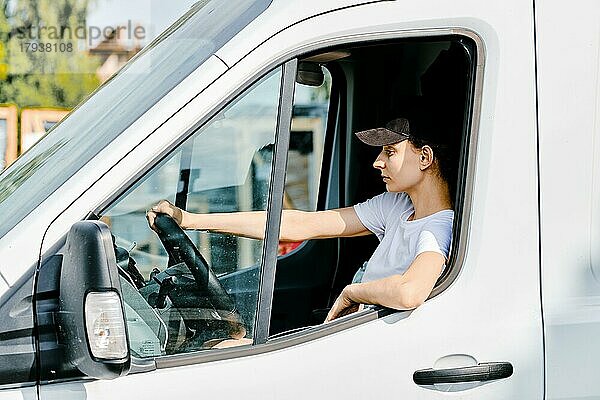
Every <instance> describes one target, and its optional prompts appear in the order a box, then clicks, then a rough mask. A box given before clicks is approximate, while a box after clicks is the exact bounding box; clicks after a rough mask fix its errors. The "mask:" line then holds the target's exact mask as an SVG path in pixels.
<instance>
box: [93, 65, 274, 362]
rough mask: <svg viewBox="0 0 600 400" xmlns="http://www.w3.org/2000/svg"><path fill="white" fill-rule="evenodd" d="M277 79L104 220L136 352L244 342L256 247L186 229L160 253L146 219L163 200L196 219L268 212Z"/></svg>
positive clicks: (242, 100)
mask: <svg viewBox="0 0 600 400" xmlns="http://www.w3.org/2000/svg"><path fill="white" fill-rule="evenodd" d="M280 81H281V69H277V70H276V71H274V72H272V73H271V74H269V75H268V76H266V77H265V78H263V79H262V80H261V81H259V82H258V83H256V84H255V85H254V86H253V87H252V88H250V89H248V90H247V91H246V92H245V93H244V94H242V95H241V96H240V97H239V98H238V99H237V100H236V101H234V102H233V103H232V104H230V105H229V106H228V107H226V108H225V109H224V110H223V111H221V112H220V113H219V114H218V115H216V116H215V117H214V118H213V119H212V120H211V121H210V122H209V123H207V124H206V125H205V126H204V127H203V128H201V129H200V130H199V131H198V132H197V133H195V134H194V136H192V137H191V138H190V139H188V140H187V141H186V142H184V143H183V144H182V145H181V146H180V147H179V148H178V149H177V150H176V151H175V152H174V153H173V154H172V155H171V156H169V157H168V158H167V159H166V160H164V161H163V162H162V163H161V164H160V165H159V166H157V167H156V168H154V170H153V171H151V172H150V173H149V174H148V175H147V176H146V177H144V178H143V179H142V180H141V181H140V182H139V183H138V184H137V185H135V186H134V187H133V188H132V189H130V190H129V191H128V192H127V193H126V194H124V195H123V196H121V198H120V199H119V200H117V201H116V202H115V203H114V204H113V205H111V206H110V207H109V209H108V210H107V211H106V212H105V213H104V215H103V216H102V220H103V221H105V222H106V223H107V224H108V225H109V227H110V228H111V231H112V233H113V235H114V236H115V243H116V247H117V262H118V264H119V265H120V267H121V271H122V274H121V275H122V276H121V278H122V286H123V297H124V301H125V303H126V307H125V311H126V315H127V324H128V330H129V341H130V346H131V351H132V354H133V355H134V356H136V357H149V356H157V355H161V354H176V353H182V352H188V351H195V350H201V349H207V348H211V347H213V346H215V345H216V346H219V345H220V344H222V343H225V342H227V343H228V345H244V344H250V343H251V341H252V338H253V327H254V319H255V313H256V307H257V295H258V285H259V275H260V274H259V272H260V271H259V268H260V261H261V258H262V247H263V245H262V244H263V241H262V240H253V239H245V238H238V237H235V236H232V235H224V234H214V233H208V232H199V231H188V232H186V233H187V235H188V237H189V239H190V241H189V242H187V241H186V240H185V239H184V238H180V237H178V239H177V240H176V241H175V242H174V244H171V245H168V244H167V245H166V247H167V248H165V246H164V245H163V243H162V242H161V239H160V238H159V235H157V234H156V233H155V232H154V231H152V230H151V229H150V228H149V227H148V223H147V221H146V217H145V214H146V210H148V209H149V208H150V207H152V205H154V204H156V203H157V202H158V201H160V200H162V199H166V200H169V201H170V202H172V203H175V202H178V203H180V202H181V201H184V202H186V203H187V205H186V208H187V210H188V211H193V212H202V213H216V212H232V211H258V210H266V208H267V198H268V192H269V184H270V176H271V169H272V165H273V145H274V143H275V132H276V125H277V111H278V105H279V91H280ZM186 197H187V198H186ZM182 199H183V200H182ZM175 234H176V233H175ZM163 236H164V235H163ZM173 237H175V236H173ZM163 239H164V237H163ZM194 249H197V251H199V253H197V254H198V255H195V256H192V257H188V258H186V256H185V254H183V253H185V252H186V251H188V250H189V251H192V253H191V254H194V253H193V250H194ZM182 254H183V255H182ZM202 260H204V261H205V263H206V264H207V265H208V269H203V268H206V267H205V266H204V265H203V264H202ZM204 278H206V279H204ZM232 338H233V339H232Z"/></svg>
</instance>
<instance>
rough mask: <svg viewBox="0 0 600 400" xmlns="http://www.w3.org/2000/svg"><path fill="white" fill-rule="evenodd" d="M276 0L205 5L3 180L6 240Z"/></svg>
mask: <svg viewBox="0 0 600 400" xmlns="http://www.w3.org/2000/svg"><path fill="white" fill-rule="evenodd" d="M271 1H272V0H236V1H230V0H201V1H199V2H197V3H196V4H195V5H194V6H192V8H191V9H190V10H189V11H188V12H187V13H186V14H184V15H183V16H182V17H181V18H180V19H179V20H177V21H176V22H175V23H174V24H173V25H172V26H171V27H169V28H168V29H167V30H166V31H165V32H164V33H163V34H161V35H160V36H159V37H158V38H156V39H155V40H154V41H153V42H152V43H150V44H149V45H148V46H146V47H145V48H144V50H143V51H141V52H140V53H139V54H138V55H137V56H136V57H135V58H134V59H133V60H131V61H130V62H129V63H128V64H127V65H125V66H124V67H123V68H122V69H121V70H119V71H118V72H117V73H116V74H115V75H114V76H113V77H112V78H111V79H110V80H108V81H107V82H106V83H104V84H103V85H102V86H101V87H100V88H99V89H98V90H96V92H95V93H94V94H93V95H92V96H91V97H90V98H89V99H88V100H87V101H85V102H83V103H82V104H80V105H79V106H78V107H77V108H76V109H75V110H74V111H73V112H72V113H71V114H69V115H68V116H67V117H66V118H65V119H64V120H63V121H62V122H61V123H60V124H57V125H56V126H55V127H54V128H53V129H52V130H51V131H50V132H48V134H47V135H46V136H45V137H44V138H42V139H41V140H40V141H39V142H38V143H37V144H36V145H35V146H33V147H32V148H31V149H30V150H29V151H27V152H26V153H25V154H24V155H23V156H22V157H20V158H19V159H17V161H15V162H14V163H13V164H12V165H11V166H10V167H9V168H8V169H6V170H5V171H4V172H3V173H2V174H1V175H0V215H2V220H1V222H0V237H2V236H4V235H5V234H6V233H7V232H8V231H9V230H10V229H12V228H13V227H14V226H15V225H16V224H17V222H18V221H20V220H22V219H23V218H25V217H26V216H27V215H28V214H29V213H30V212H31V211H33V210H34V209H35V208H36V207H37V206H38V205H39V204H40V203H41V202H42V201H44V199H46V198H47V197H48V196H49V195H50V194H52V193H53V192H54V191H55V190H56V189H57V188H59V187H60V185H61V184H62V183H63V182H65V181H66V180H67V179H69V178H70V177H71V176H72V175H73V174H75V172H77V171H78V170H79V169H81V168H82V167H83V166H84V165H85V164H86V163H87V162H88V161H89V160H91V159H92V158H93V157H94V156H95V155H96V154H98V153H99V152H100V151H101V150H102V149H103V148H104V147H106V146H107V145H108V144H110V143H111V142H112V141H113V140H114V139H115V138H116V137H118V136H119V135H120V134H121V133H122V132H123V131H124V130H125V129H127V127H128V126H129V125H131V124H132V123H133V122H134V121H135V120H137V119H138V118H139V117H140V116H141V115H142V114H144V113H145V112H146V111H147V110H148V109H150V108H151V107H152V106H153V105H154V104H155V103H156V102H158V101H159V100H160V99H161V98H162V97H163V96H164V95H165V94H167V93H168V92H169V91H170V90H171V89H173V88H174V87H175V86H177V84H179V83H180V82H181V81H182V80H183V79H184V78H185V77H186V76H187V75H189V74H190V73H191V72H192V71H194V70H195V69H196V68H198V67H199V66H200V65H201V64H202V63H203V62H204V61H206V60H207V59H208V58H209V57H210V56H211V55H212V54H214V53H215V52H216V51H217V50H218V49H219V48H221V47H222V46H223V45H224V44H225V43H226V42H227V41H228V40H230V39H231V38H232V37H233V36H235V35H236V34H237V33H238V32H240V31H241V30H242V29H243V28H244V27H245V26H246V25H248V24H249V23H250V22H251V21H252V20H253V19H255V18H256V17H257V16H258V15H259V14H261V13H262V12H263V11H264V10H265V9H266V8H267V7H268V6H269V4H270V3H271Z"/></svg>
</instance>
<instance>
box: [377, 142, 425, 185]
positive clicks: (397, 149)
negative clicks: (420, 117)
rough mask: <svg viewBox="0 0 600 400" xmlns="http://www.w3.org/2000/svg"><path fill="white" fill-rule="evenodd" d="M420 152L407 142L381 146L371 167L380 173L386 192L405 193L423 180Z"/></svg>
mask: <svg viewBox="0 0 600 400" xmlns="http://www.w3.org/2000/svg"><path fill="white" fill-rule="evenodd" d="M420 156H421V151H420V150H419V149H416V148H415V147H414V146H413V145H412V144H411V143H410V142H409V141H408V140H404V141H402V142H400V143H395V144H391V145H386V146H383V148H382V150H381V153H379V155H378V156H377V159H376V160H375V162H374V163H373V167H374V168H376V169H378V170H379V171H380V172H381V176H382V178H383V181H384V182H385V185H386V189H387V191H388V192H406V191H407V190H410V188H412V187H414V186H415V185H417V184H418V183H419V182H420V181H421V180H422V178H423V175H424V173H423V171H422V170H421V168H420V163H419V158H420Z"/></svg>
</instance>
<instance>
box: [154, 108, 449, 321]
mask: <svg viewBox="0 0 600 400" xmlns="http://www.w3.org/2000/svg"><path fill="white" fill-rule="evenodd" d="M415 125H416V127H417V128H416V129H414V127H413V130H412V131H411V127H410V126H409V121H408V120H407V119H405V118H397V119H395V120H393V121H390V122H389V123H388V124H387V125H386V127H385V128H377V129H371V130H367V131H362V132H358V133H356V135H357V137H358V138H359V139H360V140H361V141H363V142H364V143H366V144H368V145H371V146H382V150H381V153H379V156H378V157H377V159H376V160H375V162H374V163H373V167H374V168H376V169H378V170H379V171H381V177H382V179H383V181H384V182H385V184H386V189H387V192H385V193H383V194H381V195H378V196H376V197H374V198H372V199H370V200H367V201H365V202H364V203H360V204H357V205H355V206H353V207H346V208H340V209H335V210H326V211H315V212H305V211H297V210H283V214H282V221H281V229H280V240H282V241H294V242H298V241H304V240H309V239H319V238H331V237H351V236H362V235H368V234H371V233H373V234H375V235H377V237H378V239H379V241H380V243H379V245H378V247H377V248H376V249H375V251H374V253H373V255H372V256H371V258H370V259H369V261H368V263H367V265H366V269H365V271H364V275H362V277H361V278H360V279H359V280H358V282H356V283H352V284H350V285H348V286H346V287H345V288H344V290H343V291H342V293H341V294H340V295H339V297H338V298H337V300H336V301H335V303H334V304H333V307H332V308H331V311H330V312H329V314H328V315H327V318H326V321H331V320H333V319H335V318H338V317H341V316H344V315H347V314H349V313H352V312H354V311H356V310H358V308H359V306H360V304H376V305H382V306H385V307H390V308H394V309H413V308H416V307H418V306H419V305H421V304H422V303H423V302H424V301H425V300H426V299H427V297H428V296H429V294H430V293H431V290H432V289H433V287H434V285H435V282H436V280H437V278H438V277H439V276H440V274H441V272H442V270H443V268H444V266H445V263H446V262H447V259H448V253H449V249H450V241H451V238H452V221H453V217H454V212H453V211H452V195H451V188H450V185H449V182H454V181H453V174H452V172H453V170H454V169H455V168H454V165H453V163H452V157H451V156H450V155H449V154H448V147H447V146H444V145H441V144H440V142H441V141H440V140H439V139H437V138H439V132H434V131H433V130H432V129H427V128H425V125H424V124H423V125H422V124H415ZM156 213H165V214H169V215H171V216H172V217H173V218H174V219H175V221H177V223H178V224H179V225H180V226H181V227H182V228H183V229H202V230H209V231H214V232H221V233H229V234H234V235H238V236H244V237H249V238H255V239H263V235H264V227H265V219H266V213H265V212H264V211H252V212H236V213H218V214H193V213H189V212H187V211H184V210H181V209H179V208H177V207H175V206H174V205H172V204H171V203H169V202H168V201H164V200H163V201H161V202H159V203H158V204H157V205H155V206H154V207H152V209H151V210H150V211H149V212H148V213H147V218H148V223H149V225H150V227H151V228H154V218H155V216H156ZM355 280H356V279H355Z"/></svg>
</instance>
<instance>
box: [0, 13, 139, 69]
mask: <svg viewBox="0 0 600 400" xmlns="http://www.w3.org/2000/svg"><path fill="white" fill-rule="evenodd" d="M146 39H147V30H146V28H145V27H144V26H143V25H141V24H139V23H134V22H133V21H132V20H128V21H127V22H126V23H124V24H119V25H116V26H96V25H82V26H51V25H49V26H17V27H12V28H11V30H10V31H9V32H0V41H1V42H2V43H4V44H8V46H6V47H5V50H6V53H5V54H6V55H7V56H8V73H12V74H15V73H16V74H40V73H41V74H46V73H57V72H64V73H94V72H95V70H96V68H97V65H96V64H94V63H88V62H77V61H76V60H82V59H85V58H87V57H88V56H97V55H99V54H100V55H101V58H102V57H104V58H103V59H104V60H105V59H106V58H107V57H109V56H110V55H111V54H117V55H118V57H119V60H121V59H122V57H123V54H124V53H128V52H129V53H131V55H133V54H134V53H135V52H137V51H138V50H139V49H140V48H141V47H142V46H143V45H145V44H146V43H145V41H146ZM103 42H106V43H107V44H108V45H107V46H99V45H101V44H102V43H103ZM51 53H59V54H58V55H59V56H61V55H64V56H65V57H72V56H73V55H74V54H75V53H79V54H80V55H81V57H77V58H70V59H69V62H66V61H67V59H63V62H52V61H51V60H52V58H50V55H51ZM24 55H26V56H27V57H26V59H27V60H28V61H27V62H25V61H23V60H24V59H23V56H24ZM131 55H130V56H131ZM130 56H127V57H126V58H130ZM53 59H56V57H54V58H53ZM94 65H96V66H94Z"/></svg>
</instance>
